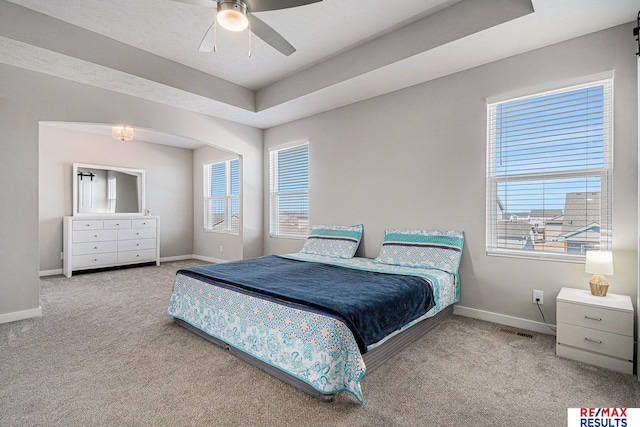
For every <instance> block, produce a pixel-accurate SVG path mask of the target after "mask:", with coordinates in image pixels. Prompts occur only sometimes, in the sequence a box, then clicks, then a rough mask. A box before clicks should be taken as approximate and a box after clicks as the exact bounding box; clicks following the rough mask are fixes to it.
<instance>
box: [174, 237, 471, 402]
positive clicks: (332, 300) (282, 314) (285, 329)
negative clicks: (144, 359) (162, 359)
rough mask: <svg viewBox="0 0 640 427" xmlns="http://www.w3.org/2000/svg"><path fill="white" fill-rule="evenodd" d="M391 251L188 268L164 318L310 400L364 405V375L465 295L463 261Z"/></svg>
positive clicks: (309, 254)
mask: <svg viewBox="0 0 640 427" xmlns="http://www.w3.org/2000/svg"><path fill="white" fill-rule="evenodd" d="M312 234H313V233H312ZM386 236H387V234H386V233H385V243H386V242H387V239H386ZM310 238H311V236H310ZM358 241H359V239H358ZM438 241H439V242H440V243H439V247H438V248H436V249H437V250H438V251H439V252H440V253H441V254H442V250H443V246H442V244H441V243H442V241H441V239H438ZM404 243H406V242H404ZM307 246H309V248H311V247H312V246H313V245H307V244H305V248H307ZM417 246H422V245H415V242H410V247H411V248H412V250H415V249H416V248H417ZM457 246H459V249H460V252H461V248H462V244H461V242H457V243H456V247H457ZM356 247H357V244H356ZM307 249H308V248H307ZM420 249H421V250H424V247H421V248H420ZM386 250H389V251H391V253H392V254H396V255H397V248H395V247H394V245H393V244H389V245H387V247H386V248H385V246H384V245H383V249H382V250H381V255H380V256H379V257H378V258H376V259H368V258H360V257H351V258H350V257H349V256H341V257H336V256H334V255H335V252H333V251H331V252H330V253H329V254H327V253H326V251H323V250H313V249H310V250H306V251H305V250H303V251H301V252H299V253H295V254H288V255H281V256H275V255H269V256H264V257H259V258H254V259H247V260H241V261H234V262H229V263H224V264H215V265H204V266H196V267H190V268H186V269H182V270H179V271H178V272H177V274H176V277H175V280H174V284H173V291H172V295H171V299H170V302H169V308H168V315H169V316H172V317H173V318H174V321H175V322H176V323H177V324H178V325H180V326H183V327H184V328H186V329H188V330H190V331H192V332H194V333H196V334H198V335H199V336H201V337H203V338H205V339H207V340H208V341H211V342H213V343H215V344H218V345H220V346H222V347H224V348H227V349H229V350H230V351H231V352H232V353H233V354H235V355H236V356H238V357H239V358H241V359H243V360H245V361H247V362H249V363H252V364H253V365H255V366H257V367H259V368H261V369H263V370H265V371H266V372H268V373H270V374H272V375H274V376H276V377H277V378H279V379H281V380H283V381H285V382H287V383H289V384H291V385H293V386H295V387H297V388H299V389H301V390H302V391H304V392H306V393H309V394H311V395H312V396H315V397H318V398H321V399H323V400H332V399H333V398H334V397H335V395H336V394H338V393H341V392H347V393H349V394H351V395H353V396H354V397H355V399H357V401H358V402H359V403H360V404H363V403H364V396H363V393H362V390H361V387H360V381H361V379H362V377H363V376H364V375H365V373H366V372H371V371H372V370H373V369H375V368H377V367H378V366H380V365H381V364H383V363H384V362H385V361H386V360H388V359H389V358H390V357H392V356H394V355H395V354H397V353H398V352H399V351H401V350H402V349H403V348H405V347H406V346H407V345H409V344H410V343H411V342H413V341H414V340H416V339H418V338H419V337H421V336H422V335H424V334H425V333H426V332H427V331H428V330H430V329H431V328H433V327H434V326H436V325H437V324H439V323H440V322H441V321H442V320H444V319H445V318H446V317H447V316H449V315H450V314H452V312H453V304H454V303H455V302H457V301H459V298H460V281H459V276H458V273H457V265H456V266H455V267H456V268H455V271H446V270H451V269H450V268H445V269H442V268H437V267H438V266H437V265H432V264H433V263H429V265H426V266H425V265H422V264H421V265H419V266H410V265H399V264H402V262H398V260H397V259H395V260H394V263H393V264H389V263H385V262H382V261H384V257H383V253H384V252H385V251H386ZM444 250H445V251H448V250H449V249H446V248H445V249H444ZM349 252H351V251H349ZM352 252H355V250H353V251H352ZM456 252H458V251H457V250H456ZM347 255H348V254H347ZM396 255H393V256H396ZM458 263H459V259H458Z"/></svg>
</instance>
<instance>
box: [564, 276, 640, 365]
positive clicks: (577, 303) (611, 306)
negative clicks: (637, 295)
mask: <svg viewBox="0 0 640 427" xmlns="http://www.w3.org/2000/svg"><path fill="white" fill-rule="evenodd" d="M556 319H557V331H556V354H557V355H558V356H562V357H566V358H569V359H574V360H578V361H581V362H585V363H590V364H593V365H597V366H602V367H604V368H608V369H613V370H615V371H620V372H624V373H626V374H633V305H632V304H631V298H630V297H628V296H626V295H616V294H608V295H607V296H606V297H599V296H594V295H591V292H590V291H589V290H588V289H573V288H562V290H561V291H560V293H559V294H558V297H557V298H556Z"/></svg>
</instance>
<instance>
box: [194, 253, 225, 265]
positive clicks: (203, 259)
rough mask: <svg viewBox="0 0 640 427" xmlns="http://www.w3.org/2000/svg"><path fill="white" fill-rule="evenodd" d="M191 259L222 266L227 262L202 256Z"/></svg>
mask: <svg viewBox="0 0 640 427" xmlns="http://www.w3.org/2000/svg"><path fill="white" fill-rule="evenodd" d="M193 259H197V260H198V261H206V262H210V263H212V264H224V263H225V262H229V261H228V260H226V259H218V258H210V257H207V256H202V255H193Z"/></svg>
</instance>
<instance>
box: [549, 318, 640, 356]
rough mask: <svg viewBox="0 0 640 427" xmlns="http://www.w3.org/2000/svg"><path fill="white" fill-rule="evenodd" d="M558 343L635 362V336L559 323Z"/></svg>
mask: <svg viewBox="0 0 640 427" xmlns="http://www.w3.org/2000/svg"><path fill="white" fill-rule="evenodd" d="M556 341H557V343H558V344H563V345H568V346H572V347H577V348H579V349H583V350H589V351H593V352H596V353H601V354H606V355H608V356H613V357H618V358H620V359H624V360H633V336H626V335H618V334H613V333H611V332H604V331H599V330H595V329H590V328H584V327H581V326H575V325H568V324H564V323H560V322H558V332H557V336H556Z"/></svg>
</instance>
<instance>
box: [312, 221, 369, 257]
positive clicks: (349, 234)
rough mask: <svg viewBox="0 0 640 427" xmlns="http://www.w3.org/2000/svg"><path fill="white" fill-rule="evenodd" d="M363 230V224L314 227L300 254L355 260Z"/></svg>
mask: <svg viewBox="0 0 640 427" xmlns="http://www.w3.org/2000/svg"><path fill="white" fill-rule="evenodd" d="M363 230H364V227H363V225H362V224H359V225H353V226H344V225H314V226H313V227H311V233H310V234H309V237H308V238H307V241H306V242H305V244H304V247H303V248H302V250H301V251H300V252H301V253H305V254H314V255H325V256H331V257H336V258H353V256H354V255H355V253H356V250H357V249H358V245H359V244H360V239H361V238H362V231H363Z"/></svg>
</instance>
